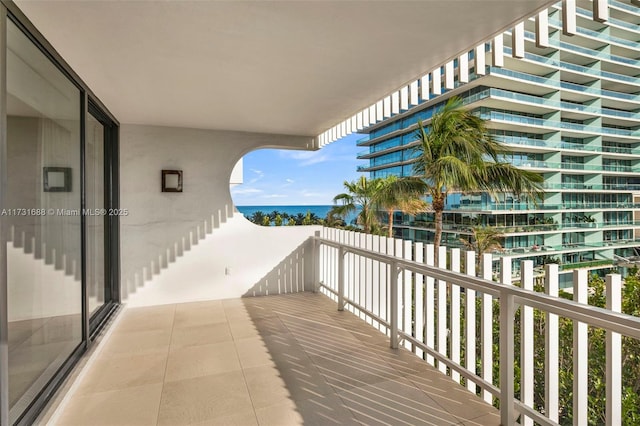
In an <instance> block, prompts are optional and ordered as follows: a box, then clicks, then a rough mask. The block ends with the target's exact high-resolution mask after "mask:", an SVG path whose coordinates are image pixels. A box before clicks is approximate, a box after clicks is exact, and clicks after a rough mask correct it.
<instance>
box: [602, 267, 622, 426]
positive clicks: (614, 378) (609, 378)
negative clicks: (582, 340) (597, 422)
mask: <svg viewBox="0 0 640 426" xmlns="http://www.w3.org/2000/svg"><path fill="white" fill-rule="evenodd" d="M606 287H607V309H609V310H612V311H614V312H622V293H621V290H622V282H621V279H620V275H617V274H609V275H607V279H606ZM606 340H607V343H606V348H607V358H606V360H607V366H606V371H607V375H606V378H605V380H606V382H605V383H606V385H607V399H606V418H607V426H613V425H619V424H622V395H621V393H622V338H621V336H620V334H618V333H614V332H612V331H607V336H606Z"/></svg>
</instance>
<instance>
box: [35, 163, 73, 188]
mask: <svg viewBox="0 0 640 426" xmlns="http://www.w3.org/2000/svg"><path fill="white" fill-rule="evenodd" d="M42 189H43V191H44V192H71V167H43V168H42Z"/></svg>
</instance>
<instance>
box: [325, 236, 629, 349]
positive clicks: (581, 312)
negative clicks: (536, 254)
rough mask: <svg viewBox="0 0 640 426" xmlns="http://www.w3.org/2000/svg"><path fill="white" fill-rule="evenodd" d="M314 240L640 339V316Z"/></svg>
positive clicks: (395, 257) (369, 251)
mask: <svg viewBox="0 0 640 426" xmlns="http://www.w3.org/2000/svg"><path fill="white" fill-rule="evenodd" d="M313 238H315V239H316V240H317V241H318V242H319V243H320V244H324V245H327V246H330V247H334V248H338V249H339V248H342V249H343V250H344V252H345V254H346V253H353V254H357V255H360V256H364V257H368V258H370V259H372V260H377V261H379V262H382V263H386V264H389V265H390V264H392V263H395V264H397V265H398V267H399V268H402V269H405V270H408V271H411V272H414V273H417V274H423V275H425V276H430V277H433V278H435V279H437V280H443V281H446V282H450V283H452V284H455V285H459V286H461V287H468V288H470V289H472V290H476V291H480V292H482V293H486V294H490V295H491V296H494V297H496V298H500V297H504V296H513V297H515V299H516V302H517V303H520V304H523V305H527V306H531V307H534V308H537V309H539V310H541V311H545V312H548V313H551V314H555V315H558V316H562V317H565V318H569V319H572V320H577V321H580V322H583V323H585V324H589V325H593V326H597V327H600V328H603V329H605V330H609V331H612V332H614V333H619V334H623V335H625V336H628V337H633V338H635V339H638V340H640V318H639V317H634V316H632V315H627V314H624V313H618V312H613V311H610V310H607V309H603V308H599V307H597V306H590V305H585V304H582V303H578V302H575V301H573V300H568V299H563V298H560V297H555V296H549V295H546V294H544V293H539V292H536V291H532V290H526V289H523V288H520V287H517V286H512V285H506V284H501V283H497V282H493V281H490V280H486V279H483V278H478V277H473V276H469V275H466V274H463V273H460V272H452V271H449V270H446V269H441V268H438V267H436V266H429V265H426V264H424V263H419V262H416V261H412V260H407V259H403V258H399V257H397V256H393V255H389V254H382V253H376V252H373V251H371V250H367V249H363V248H361V247H356V246H352V245H348V244H344V243H339V242H336V241H332V240H329V239H326V238H322V237H313ZM485 256H490V255H485Z"/></svg>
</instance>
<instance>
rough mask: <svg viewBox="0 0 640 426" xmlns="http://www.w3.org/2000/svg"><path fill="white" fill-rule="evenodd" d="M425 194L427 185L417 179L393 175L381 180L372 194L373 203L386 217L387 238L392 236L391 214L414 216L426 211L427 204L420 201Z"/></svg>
mask: <svg viewBox="0 0 640 426" xmlns="http://www.w3.org/2000/svg"><path fill="white" fill-rule="evenodd" d="M425 192H427V184H426V183H425V182H424V181H423V180H422V179H420V178H418V177H398V176H394V175H390V176H387V177H386V178H384V179H382V180H381V182H380V185H379V188H378V190H377V191H376V193H375V194H374V196H373V198H374V202H375V203H376V204H377V205H378V206H380V208H381V209H382V210H384V211H385V212H386V213H387V215H388V218H389V219H388V220H389V225H388V228H387V229H388V230H387V236H388V237H389V238H391V237H392V236H393V212H395V211H396V210H399V211H401V212H403V213H407V214H410V215H416V214H418V213H421V212H424V211H426V210H427V209H428V204H427V203H426V202H425V201H424V200H422V199H421V196H422V195H423V194H424V193H425Z"/></svg>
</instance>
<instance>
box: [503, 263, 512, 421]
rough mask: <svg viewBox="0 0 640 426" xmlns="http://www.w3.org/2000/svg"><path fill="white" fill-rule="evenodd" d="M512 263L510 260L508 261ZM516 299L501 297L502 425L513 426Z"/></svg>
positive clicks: (507, 295) (509, 296)
mask: <svg viewBox="0 0 640 426" xmlns="http://www.w3.org/2000/svg"><path fill="white" fill-rule="evenodd" d="M507 260H508V261H509V262H511V260H510V259H507ZM514 314H515V302H514V297H513V296H512V295H509V294H502V295H501V296H500V423H501V424H503V425H512V424H513V423H514V422H515V420H516V410H515V404H514V390H515V386H514V378H513V376H514V366H513V362H514V357H513V338H514Z"/></svg>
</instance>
